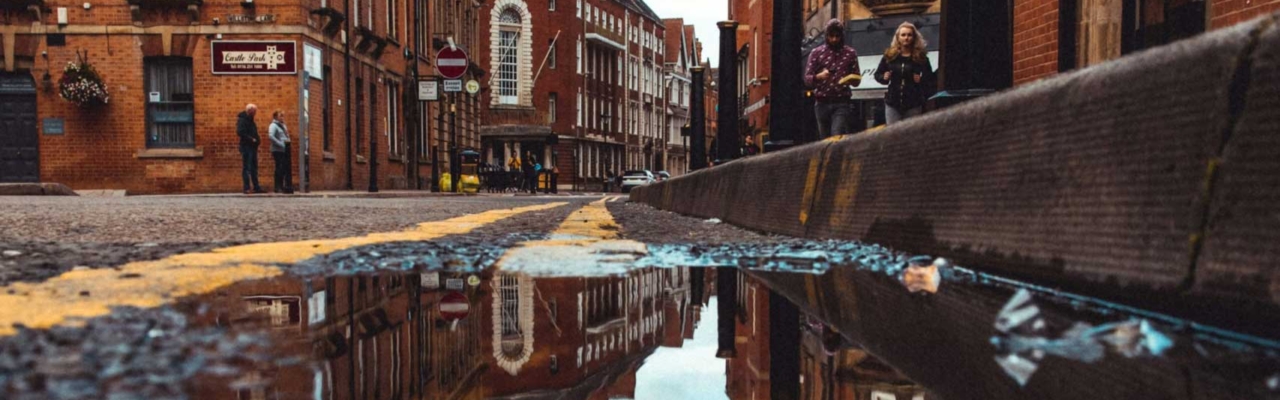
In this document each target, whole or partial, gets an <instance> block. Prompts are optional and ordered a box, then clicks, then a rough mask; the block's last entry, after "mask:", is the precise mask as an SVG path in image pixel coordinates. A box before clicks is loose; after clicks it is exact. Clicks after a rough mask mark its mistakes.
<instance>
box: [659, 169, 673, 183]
mask: <svg viewBox="0 0 1280 400" xmlns="http://www.w3.org/2000/svg"><path fill="white" fill-rule="evenodd" d="M667 179H671V173H670V172H667V171H658V182H662V181H665V180H667Z"/></svg>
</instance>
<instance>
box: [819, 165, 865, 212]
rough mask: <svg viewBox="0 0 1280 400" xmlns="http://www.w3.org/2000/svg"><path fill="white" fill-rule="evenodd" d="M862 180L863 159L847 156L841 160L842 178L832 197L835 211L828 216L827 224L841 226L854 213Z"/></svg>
mask: <svg viewBox="0 0 1280 400" xmlns="http://www.w3.org/2000/svg"><path fill="white" fill-rule="evenodd" d="M860 180H862V161H861V160H857V159H852V158H845V159H844V160H841V161H840V179H839V180H837V182H836V194H835V196H836V197H835V198H834V199H832V201H833V202H834V205H832V206H831V209H832V210H833V211H834V212H832V213H831V215H830V216H828V217H827V226H830V227H833V228H834V227H837V226H841V225H843V224H844V223H846V222H848V221H845V220H846V219H848V217H849V216H851V215H853V209H852V207H853V205H854V200H856V199H857V197H858V182H859V181H860Z"/></svg>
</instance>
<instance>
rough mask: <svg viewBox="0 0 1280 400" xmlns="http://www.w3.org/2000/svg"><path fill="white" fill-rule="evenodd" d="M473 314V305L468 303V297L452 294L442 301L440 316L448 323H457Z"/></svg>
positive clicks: (456, 293)
mask: <svg viewBox="0 0 1280 400" xmlns="http://www.w3.org/2000/svg"><path fill="white" fill-rule="evenodd" d="M470 312H471V303H470V302H468V301H467V296H466V295H464V294H462V293H458V292H450V293H449V294H446V295H444V298H443V299H440V316H441V317H443V318H444V319H445V320H448V321H457V320H460V319H463V318H466V317H467V314H468V313H470Z"/></svg>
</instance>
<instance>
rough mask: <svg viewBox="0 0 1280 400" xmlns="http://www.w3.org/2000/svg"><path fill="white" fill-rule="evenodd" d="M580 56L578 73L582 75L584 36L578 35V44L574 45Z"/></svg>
mask: <svg viewBox="0 0 1280 400" xmlns="http://www.w3.org/2000/svg"><path fill="white" fill-rule="evenodd" d="M573 50H574V51H575V52H576V55H577V57H578V75H582V37H578V46H576V47H574V48H573Z"/></svg>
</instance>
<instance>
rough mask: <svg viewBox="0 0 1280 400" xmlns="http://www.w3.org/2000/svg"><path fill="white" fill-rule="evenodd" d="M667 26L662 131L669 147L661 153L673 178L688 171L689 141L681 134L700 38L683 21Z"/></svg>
mask: <svg viewBox="0 0 1280 400" xmlns="http://www.w3.org/2000/svg"><path fill="white" fill-rule="evenodd" d="M663 23H664V24H666V32H668V33H667V36H666V40H665V46H666V53H665V54H666V63H665V65H663V85H664V86H663V92H664V93H663V94H664V96H665V97H666V99H667V102H666V104H665V106H666V107H665V108H666V110H665V112H663V114H664V123H663V128H664V129H663V131H664V136H665V137H666V145H665V146H663V149H662V151H663V152H664V156H665V159H666V165H665V166H666V170H667V172H670V173H671V176H678V175H683V174H684V173H686V172H688V170H689V156H688V153H689V152H688V146H689V143H688V141H689V138H688V137H687V136H683V135H682V134H681V132H682V131H681V129H682V128H684V127H685V126H686V125H689V119H690V115H689V112H690V97H691V96H692V91H693V76H692V74H691V72H690V69H691V68H693V67H694V66H695V65H697V62H698V60H699V59H700V56H701V55H700V54H699V53H698V49H699V48H700V47H701V46H700V45H698V38H697V37H696V36H694V29H693V25H685V24H684V20H683V19H679V18H676V19H665V20H663Z"/></svg>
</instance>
